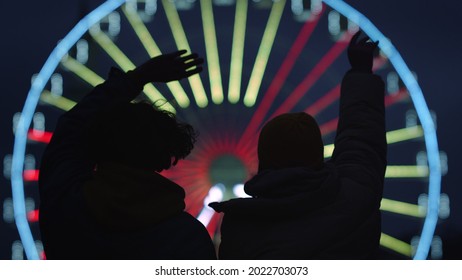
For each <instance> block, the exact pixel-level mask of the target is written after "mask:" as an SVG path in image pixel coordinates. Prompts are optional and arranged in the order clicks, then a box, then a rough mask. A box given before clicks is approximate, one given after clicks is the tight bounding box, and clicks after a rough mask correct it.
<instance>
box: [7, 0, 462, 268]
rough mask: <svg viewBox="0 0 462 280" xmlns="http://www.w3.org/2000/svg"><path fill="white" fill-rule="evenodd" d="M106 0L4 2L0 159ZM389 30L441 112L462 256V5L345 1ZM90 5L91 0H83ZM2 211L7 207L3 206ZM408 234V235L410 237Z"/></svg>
mask: <svg viewBox="0 0 462 280" xmlns="http://www.w3.org/2000/svg"><path fill="white" fill-rule="evenodd" d="M102 2H103V1H96V0H94V1H88V0H87V1H82V0H67V1H58V0H46V1H2V2H1V4H0V5H1V6H0V7H1V8H0V10H1V12H2V16H1V18H0V20H1V27H2V32H1V35H0V36H1V39H0V46H1V49H0V54H1V60H0V61H1V66H2V67H1V69H2V70H1V75H0V77H1V86H2V89H1V94H0V98H1V99H0V108H1V120H2V121H1V127H0V131H1V134H0V135H1V136H2V137H1V140H0V141H1V142H0V158H1V159H3V158H4V157H5V155H7V154H11V153H12V150H13V132H12V118H13V115H14V113H16V112H19V111H21V110H22V106H23V104H24V101H25V98H26V95H27V92H28V90H29V87H30V80H31V76H32V75H33V74H34V73H37V72H38V71H40V69H41V67H42V65H43V63H44V62H45V60H46V59H47V57H48V55H49V54H50V52H51V51H52V50H53V48H54V47H55V45H56V43H57V41H58V40H59V39H61V38H63V37H64V36H65V35H66V34H67V33H68V32H69V31H70V30H71V28H72V27H73V26H74V25H75V24H76V23H77V21H78V20H79V18H80V17H81V16H82V15H83V13H84V11H83V10H82V7H83V6H86V7H87V9H88V10H91V9H92V8H94V7H96V6H97V5H98V4H100V3H102ZM346 2H348V3H349V4H351V5H352V6H353V7H355V8H356V9H358V10H359V11H360V12H362V13H363V14H365V15H366V16H367V17H368V18H369V19H370V20H371V21H372V22H373V23H374V24H375V25H376V26H377V27H378V29H379V30H380V31H381V32H382V33H383V34H385V35H386V36H388V37H389V38H390V39H391V40H392V42H393V44H394V45H395V47H396V48H397V49H398V50H399V51H400V53H401V55H402V57H403V58H404V60H405V62H406V63H407V65H408V66H409V68H410V69H411V70H413V71H415V72H416V73H417V74H418V77H419V84H420V86H421V88H422V90H423V92H424V94H425V98H426V101H427V104H428V106H429V108H430V109H431V110H433V111H434V112H435V113H436V115H437V129H438V131H437V134H438V141H439V147H440V150H442V151H444V152H446V153H447V155H448V165H449V172H448V174H447V175H446V176H445V177H443V180H442V192H444V193H447V194H448V195H449V197H450V201H451V215H450V217H449V219H447V220H445V221H442V222H440V224H439V226H438V228H437V234H438V235H440V236H441V237H442V239H443V247H444V248H443V254H444V255H443V256H444V258H445V259H451V258H456V259H461V258H462V253H460V252H459V250H460V249H461V248H462V205H460V203H461V202H462V190H461V186H460V180H459V176H460V170H461V163H460V161H459V159H458V158H459V157H460V156H461V153H460V147H459V145H460V142H461V132H460V129H461V128H462V126H461V125H460V124H459V121H460V119H461V118H460V115H459V114H458V113H460V109H458V108H459V107H460V104H461V103H462V96H461V90H460V85H459V83H460V82H461V80H462V79H461V78H462V67H461V66H462V55H461V51H462V39H461V36H462V27H461V26H462V24H461V19H462V4H461V3H460V2H459V1H455V0H452V1H420V0H412V1H411V0H410V1H400V0H388V1H359V0H357V1H346ZM83 4H84V5H83ZM8 197H11V186H10V182H9V180H7V179H5V178H3V177H2V178H0V202H1V204H2V205H3V201H4V199H5V198H8ZM0 211H3V208H0ZM403 238H407V237H404V236H403ZM17 239H18V236H17V232H16V231H15V228H14V226H13V224H6V223H4V221H3V220H2V221H1V222H0V259H9V258H11V243H12V242H13V241H14V240H17Z"/></svg>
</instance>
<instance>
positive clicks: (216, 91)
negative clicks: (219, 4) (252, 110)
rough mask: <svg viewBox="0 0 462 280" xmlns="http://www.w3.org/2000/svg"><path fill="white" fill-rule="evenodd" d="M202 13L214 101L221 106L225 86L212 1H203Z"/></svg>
mask: <svg viewBox="0 0 462 280" xmlns="http://www.w3.org/2000/svg"><path fill="white" fill-rule="evenodd" d="M201 12H202V25H203V28H204V39H205V50H206V53H207V64H208V70H209V79H210V88H211V92H212V101H213V103H215V104H221V103H223V85H222V82H221V70H220V60H219V57H218V46H217V37H216V31H215V20H214V18H213V6H212V0H201Z"/></svg>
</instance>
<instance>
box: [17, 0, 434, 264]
mask: <svg viewBox="0 0 462 280" xmlns="http://www.w3.org/2000/svg"><path fill="white" fill-rule="evenodd" d="M323 1H324V2H325V3H326V4H327V5H329V6H331V7H332V8H333V9H335V10H337V11H338V12H340V13H341V14H343V15H344V16H345V17H347V18H348V19H350V20H351V21H352V22H354V23H356V24H357V25H358V26H359V27H360V28H361V29H362V30H363V31H364V32H365V33H366V34H367V35H368V36H369V37H370V38H371V39H372V40H373V41H379V42H380V43H379V46H380V48H381V50H382V51H383V52H384V53H385V54H386V55H387V57H388V58H389V60H390V62H391V63H392V65H393V66H394V67H395V69H396V71H397V73H398V75H399V76H400V77H401V79H402V80H403V82H404V84H405V85H406V87H407V89H408V91H409V94H410V96H411V98H412V100H413V103H414V106H415V108H416V112H417V115H418V116H419V119H420V121H421V124H422V128H423V130H424V137H425V143H426V148H427V157H428V163H429V191H428V192H429V196H428V207H427V215H426V218H425V222H424V227H423V230H422V235H421V237H420V240H419V246H418V248H417V252H416V254H415V256H414V259H426V258H427V255H428V252H429V249H430V245H431V241H432V237H433V234H434V231H435V227H436V223H437V221H438V210H439V196H440V190H441V166H440V160H439V150H438V141H437V137H436V130H435V125H434V123H433V120H432V117H431V114H430V111H429V110H428V107H427V105H426V102H425V99H424V96H423V93H422V90H421V89H420V87H419V85H418V83H417V81H416V79H415V78H414V76H413V75H412V73H411V71H410V70H409V68H408V67H407V65H406V63H405V62H404V60H403V59H402V57H401V55H400V54H399V52H398V51H397V50H396V48H395V47H394V46H393V45H392V44H391V42H390V41H389V40H388V39H387V38H386V37H385V36H384V35H383V34H382V33H381V32H380V31H379V30H378V29H377V28H376V27H375V26H374V25H373V24H372V23H371V22H370V21H369V20H368V19H367V18H366V17H365V16H364V15H362V14H361V13H360V12H358V11H357V10H355V9H354V8H352V7H351V6H349V5H348V4H346V3H345V2H343V1H341V0H323ZM125 2H126V0H108V1H106V2H105V3H103V4H102V5H101V6H99V7H98V8H96V9H95V10H93V11H92V12H91V13H89V14H88V15H87V16H85V17H84V18H83V19H82V20H80V21H79V23H77V25H76V26H75V27H74V28H73V29H72V30H71V31H70V32H69V33H68V34H67V35H66V37H65V38H64V39H63V40H61V41H60V42H59V44H58V45H57V46H56V47H55V49H54V50H53V51H52V53H51V54H50V56H49V57H48V59H47V61H46V62H45V64H44V65H43V67H42V69H41V70H40V72H39V74H38V75H37V77H36V79H35V80H34V82H33V83H32V86H31V89H30V90H29V93H28V95H27V98H26V102H25V104H24V108H23V110H22V114H21V117H20V119H19V121H18V125H17V127H16V133H15V141H14V149H13V159H12V168H11V188H12V196H13V207H14V213H15V214H14V215H15V221H16V227H17V228H18V232H19V235H20V238H21V241H22V243H23V246H24V250H25V252H26V256H27V258H28V259H39V256H38V252H37V248H36V246H35V243H34V239H33V237H32V233H31V230H30V227H29V224H28V222H27V216H26V209H25V199H24V182H23V171H24V170H23V165H24V156H25V150H26V141H27V129H28V127H29V126H30V124H31V122H32V117H33V114H34V112H35V108H36V107H37V104H38V101H39V98H40V94H41V92H42V90H43V89H44V87H45V85H46V82H47V81H48V80H49V79H50V77H51V75H52V74H53V72H54V70H55V69H56V67H57V66H58V64H59V62H60V61H61V59H62V58H63V56H64V55H66V54H67V52H68V51H69V50H70V49H71V47H72V46H73V45H74V44H75V43H76V42H77V41H78V40H79V39H80V38H81V37H82V36H83V35H84V34H85V33H86V32H87V31H88V29H89V28H90V27H91V26H92V25H93V24H96V23H97V22H98V21H100V20H101V19H102V18H103V17H105V16H106V15H107V14H109V13H111V12H112V11H114V10H115V9H117V8H118V7H120V6H121V5H122V4H123V3H125Z"/></svg>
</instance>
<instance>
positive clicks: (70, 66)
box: [61, 55, 104, 87]
mask: <svg viewBox="0 0 462 280" xmlns="http://www.w3.org/2000/svg"><path fill="white" fill-rule="evenodd" d="M61 65H62V66H63V67H64V68H66V69H67V70H69V71H71V72H73V73H74V74H76V75H77V76H78V77H79V78H81V79H82V80H84V81H85V82H87V83H89V84H90V85H92V86H93V87H95V86H97V85H99V84H101V83H103V82H104V79H103V78H101V76H99V75H98V74H96V73H95V72H93V71H92V70H90V69H89V68H88V67H87V66H85V65H83V64H82V63H80V62H79V61H78V60H76V59H74V58H72V57H70V56H69V55H66V56H65V57H64V58H63V59H62V60H61Z"/></svg>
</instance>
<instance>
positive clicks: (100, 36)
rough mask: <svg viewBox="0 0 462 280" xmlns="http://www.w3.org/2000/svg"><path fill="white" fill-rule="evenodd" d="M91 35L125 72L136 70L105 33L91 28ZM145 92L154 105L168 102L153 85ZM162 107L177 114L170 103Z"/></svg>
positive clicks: (149, 85) (145, 87) (148, 86)
mask: <svg viewBox="0 0 462 280" xmlns="http://www.w3.org/2000/svg"><path fill="white" fill-rule="evenodd" d="M90 35H91V36H92V37H93V39H94V40H95V42H96V43H98V44H99V45H100V46H101V48H102V49H103V50H104V51H105V52H106V53H107V54H108V55H109V56H110V57H111V58H112V59H113V60H114V61H115V63H117V64H118V65H119V66H120V68H122V70H123V71H125V72H126V71H130V70H133V69H135V67H136V66H135V64H133V62H131V60H130V59H129V58H128V57H127V56H126V55H125V54H124V53H123V52H122V51H121V50H120V49H119V48H118V47H117V46H116V44H114V42H113V41H112V40H111V38H109V36H107V35H106V34H105V33H104V32H102V31H101V30H99V29H96V28H90ZM143 91H144V93H145V94H146V96H147V97H148V98H149V99H150V100H151V101H152V102H153V103H156V104H157V101H159V100H167V99H166V98H165V97H164V96H163V95H162V94H161V93H160V92H159V91H158V90H157V89H156V88H155V87H154V86H153V85H152V84H147V85H145V86H144V89H143ZM160 106H161V107H163V108H162V109H164V110H167V111H170V112H172V113H175V108H173V106H172V105H171V104H170V103H168V102H165V103H162V105H160Z"/></svg>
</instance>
